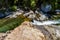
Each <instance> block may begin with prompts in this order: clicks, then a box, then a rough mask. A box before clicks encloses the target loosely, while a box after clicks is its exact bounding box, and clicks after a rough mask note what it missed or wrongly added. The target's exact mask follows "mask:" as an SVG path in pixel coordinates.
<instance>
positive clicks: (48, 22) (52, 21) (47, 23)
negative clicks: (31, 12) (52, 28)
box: [32, 19, 60, 25]
mask: <svg viewBox="0 0 60 40" xmlns="http://www.w3.org/2000/svg"><path fill="white" fill-rule="evenodd" d="M32 24H34V25H54V24H60V19H59V20H48V21H42V22H40V21H36V20H33V22H32Z"/></svg>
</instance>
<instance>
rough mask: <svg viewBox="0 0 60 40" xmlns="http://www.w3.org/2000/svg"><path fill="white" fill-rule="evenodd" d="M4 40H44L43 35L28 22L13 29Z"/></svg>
mask: <svg viewBox="0 0 60 40" xmlns="http://www.w3.org/2000/svg"><path fill="white" fill-rule="evenodd" d="M4 40H46V39H45V36H44V34H43V33H42V32H41V31H40V30H38V29H36V28H34V26H33V25H32V24H30V22H24V23H22V24H21V25H20V26H19V27H17V28H15V29H14V30H13V31H12V32H11V34H9V35H8V36H7V37H6V38H5V39H4Z"/></svg>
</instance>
